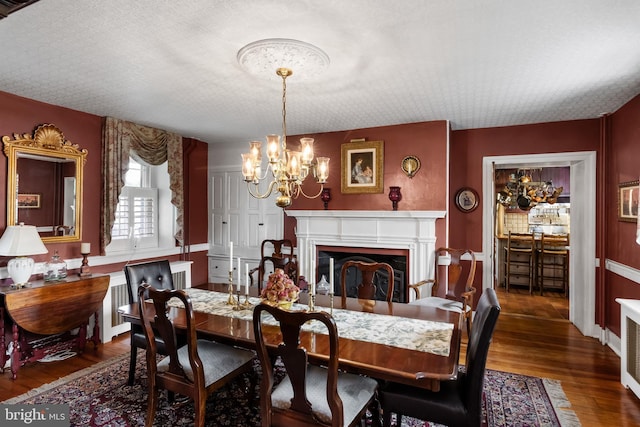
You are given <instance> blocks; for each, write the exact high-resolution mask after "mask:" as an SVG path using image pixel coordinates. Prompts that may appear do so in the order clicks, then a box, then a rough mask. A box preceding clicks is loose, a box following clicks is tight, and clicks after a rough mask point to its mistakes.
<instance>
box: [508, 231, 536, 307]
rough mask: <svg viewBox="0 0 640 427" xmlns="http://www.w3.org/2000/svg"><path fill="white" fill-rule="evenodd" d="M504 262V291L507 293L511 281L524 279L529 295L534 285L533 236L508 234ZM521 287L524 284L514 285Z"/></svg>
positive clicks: (528, 234)
mask: <svg viewBox="0 0 640 427" xmlns="http://www.w3.org/2000/svg"><path fill="white" fill-rule="evenodd" d="M505 251H506V257H505V259H506V262H505V274H504V280H505V290H506V291H507V292H509V288H510V287H511V284H512V279H523V278H526V280H527V282H526V284H527V285H528V286H529V293H530V294H531V293H533V284H534V283H535V271H536V268H535V255H536V253H535V241H534V238H533V234H530V233H512V232H509V238H508V240H507V246H506V247H505ZM514 284H520V285H523V284H525V283H514Z"/></svg>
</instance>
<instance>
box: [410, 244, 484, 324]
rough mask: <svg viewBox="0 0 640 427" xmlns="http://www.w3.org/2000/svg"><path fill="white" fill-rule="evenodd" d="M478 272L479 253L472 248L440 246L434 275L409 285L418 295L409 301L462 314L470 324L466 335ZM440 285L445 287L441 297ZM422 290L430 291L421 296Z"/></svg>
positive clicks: (470, 318) (437, 251)
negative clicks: (477, 256)
mask: <svg viewBox="0 0 640 427" xmlns="http://www.w3.org/2000/svg"><path fill="white" fill-rule="evenodd" d="M465 256H466V257H467V258H468V260H467V261H465V260H463V259H462V258H463V257H465ZM475 274H476V256H475V253H474V252H473V251H472V250H470V249H454V248H438V249H437V250H436V256H435V269H434V278H433V279H426V280H422V281H420V282H418V283H415V284H410V285H409V289H413V291H414V292H415V297H416V299H415V300H413V301H412V302H410V304H415V305H425V306H431V307H438V308H441V309H444V310H449V311H457V312H460V313H463V314H464V317H465V321H466V323H467V336H469V334H470V333H471V322H472V317H473V309H474V297H475V293H476V288H475V287H474V286H473V280H474V278H475ZM440 286H443V287H444V288H445V293H444V297H439V296H438V289H439V287H440ZM425 287H426V289H425ZM429 287H430V289H429ZM422 291H427V292H426V293H427V295H425V296H424V297H422V296H423V292H422Z"/></svg>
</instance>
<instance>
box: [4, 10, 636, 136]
mask: <svg viewBox="0 0 640 427" xmlns="http://www.w3.org/2000/svg"><path fill="white" fill-rule="evenodd" d="M272 37H279V38H291V39H298V40H302V41H305V42H308V43H312V44H314V45H315V46H317V47H319V48H320V49H322V50H323V51H324V52H326V53H327V54H328V55H329V57H330V61H331V62H330V65H329V67H328V68H327V70H326V71H325V72H324V73H323V74H321V75H318V76H315V77H313V78H305V77H304V76H300V75H299V74H296V72H295V70H294V75H293V76H292V77H290V78H289V79H287V130H288V133H289V134H304V133H313V132H327V131H337V130H345V129H354V128H363V127H372V126H382V125H392V124H400V123H410V122H420V121H431V120H449V121H450V122H451V125H452V128H453V129H469V128H482V127H494V126H508V125H517V124H526V123H538V122H548V121H560V120H571V119H584V118H593V117H597V116H598V115H600V114H602V113H605V112H612V111H615V110H616V109H618V108H619V107H621V106H622V105H623V104H624V103H626V102H627V101H629V100H630V99H631V98H633V97H634V96H635V95H637V94H639V93H640V1H637V0H563V1H557V0H537V1H530V0H526V1H525V0H484V1H481V0H479V1H471V0H402V1H397V2H391V1H386V0H384V1H383V0H375V1H374V0H349V1H344V0H323V1H320V0H315V1H314V0H296V1H290V0H289V1H275V0H271V1H269V0H243V1H231V0H226V1H222V0H216V1H212V0H189V1H167V0H136V1H131V0H110V1H103V0H82V1H77V0H46V1H39V2H37V3H35V4H32V5H30V6H29V7H26V8H24V9H21V10H19V11H17V12H15V13H13V14H11V15H10V16H9V17H7V18H5V19H2V20H0V38H1V39H2V40H3V43H2V48H1V50H0V52H1V53H2V55H1V58H2V60H1V61H0V90H3V91H5V92H9V93H13V94H16V95H20V96H24V97H27V98H31V99H36V100H39V101H43V102H47V103H51V104H55V105H61V106H65V107H69V108H72V109H76V110H80V111H85V112H89V113H93V114H96V115H100V116H112V117H117V118H120V119H125V120H130V121H134V122H137V123H142V124H146V125H150V126H155V127H160V128H163V129H167V130H171V131H175V132H178V133H180V134H181V135H183V136H188V137H196V138H198V139H200V140H202V141H206V142H210V143H215V142H238V143H245V142H246V141H248V140H252V139H262V138H263V137H264V135H266V134H268V133H279V132H280V130H281V81H280V80H279V79H280V78H279V77H277V76H276V75H275V70H274V73H273V74H271V73H269V75H268V76H263V77H256V76H253V75H250V74H248V73H247V72H246V71H244V70H243V69H242V68H241V67H240V65H239V64H238V63H237V60H236V55H237V53H238V50H239V49H240V48H242V47H243V46H245V45H246V44H248V43H250V42H253V41H256V40H259V39H263V38H272ZM16 131H19V130H16ZM23 131H26V130H23Z"/></svg>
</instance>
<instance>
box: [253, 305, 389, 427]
mask: <svg viewBox="0 0 640 427" xmlns="http://www.w3.org/2000/svg"><path fill="white" fill-rule="evenodd" d="M266 313H269V314H270V315H271V316H273V318H275V320H276V321H277V322H278V323H279V326H274V325H271V324H265V323H263V318H264V317H265V316H264V315H263V314H266ZM311 320H313V321H317V322H321V323H322V324H324V325H325V326H326V328H327V331H328V335H327V336H326V337H325V336H322V340H323V342H325V338H326V340H327V341H328V346H329V358H328V360H327V361H326V366H323V367H321V366H316V365H311V364H309V360H308V355H307V349H306V348H305V346H308V345H310V343H309V342H308V341H307V340H303V341H301V336H300V333H301V328H302V325H303V324H304V323H306V322H308V321H311ZM253 330H254V336H255V339H256V349H257V353H258V358H259V360H260V364H261V365H262V379H261V382H260V416H261V418H262V426H263V427H267V426H279V427H302V426H312V425H318V426H332V427H342V426H353V425H356V424H358V423H359V422H360V421H361V420H362V419H363V417H364V416H365V413H366V411H367V408H368V409H369V410H370V412H371V414H372V415H373V422H374V425H379V422H380V418H379V413H380V411H379V405H378V400H377V388H378V383H377V382H376V381H375V380H373V379H371V378H368V377H365V376H361V375H355V374H349V373H346V372H339V371H338V359H339V355H340V349H339V341H338V331H337V328H336V323H335V321H334V320H333V317H331V315H330V314H328V313H326V312H321V311H310V312H309V311H298V312H293V311H287V310H281V309H280V308H278V307H273V306H270V305H267V304H264V303H261V304H259V305H257V306H256V307H255V309H254V310H253ZM276 334H277V335H278V336H280V337H281V342H280V344H279V345H278V346H275V347H274V346H270V348H269V350H267V345H266V342H265V337H273V336H275V335H276ZM318 339H319V338H318ZM276 357H279V358H280V360H281V361H282V363H283V365H284V368H285V370H286V375H285V377H284V378H283V379H282V380H281V381H280V382H279V383H278V384H277V385H276V384H275V381H274V373H273V364H272V358H276ZM376 420H377V421H376Z"/></svg>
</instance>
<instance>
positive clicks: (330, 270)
mask: <svg viewBox="0 0 640 427" xmlns="http://www.w3.org/2000/svg"><path fill="white" fill-rule="evenodd" d="M329 293H330V294H332V293H333V258H329Z"/></svg>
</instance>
